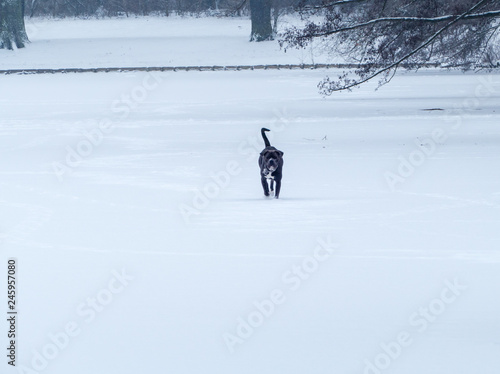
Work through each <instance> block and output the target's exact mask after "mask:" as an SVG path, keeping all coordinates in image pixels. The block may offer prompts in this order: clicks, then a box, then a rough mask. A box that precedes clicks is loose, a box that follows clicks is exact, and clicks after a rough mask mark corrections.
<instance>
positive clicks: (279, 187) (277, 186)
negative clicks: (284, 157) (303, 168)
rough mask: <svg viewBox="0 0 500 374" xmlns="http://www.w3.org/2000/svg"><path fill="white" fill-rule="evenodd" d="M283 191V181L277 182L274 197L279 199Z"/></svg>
mask: <svg viewBox="0 0 500 374" xmlns="http://www.w3.org/2000/svg"><path fill="white" fill-rule="evenodd" d="M280 190H281V179H280V180H277V181H276V192H275V193H274V197H275V198H276V199H278V198H279V197H280Z"/></svg>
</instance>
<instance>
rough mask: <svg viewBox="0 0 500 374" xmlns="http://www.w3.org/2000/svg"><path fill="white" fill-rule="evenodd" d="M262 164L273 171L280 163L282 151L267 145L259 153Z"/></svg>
mask: <svg viewBox="0 0 500 374" xmlns="http://www.w3.org/2000/svg"><path fill="white" fill-rule="evenodd" d="M260 156H261V160H262V166H263V167H264V168H265V169H267V170H269V171H270V172H273V171H275V170H276V169H277V168H278V166H279V165H280V163H281V159H282V157H283V152H281V151H278V150H277V149H276V148H274V147H268V148H266V149H264V150H263V151H262V152H261V153H260Z"/></svg>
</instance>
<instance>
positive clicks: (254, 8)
mask: <svg viewBox="0 0 500 374" xmlns="http://www.w3.org/2000/svg"><path fill="white" fill-rule="evenodd" d="M250 13H251V19H252V34H251V35H250V41H251V42H253V41H255V42H262V41H264V40H273V28H272V25H271V0H250Z"/></svg>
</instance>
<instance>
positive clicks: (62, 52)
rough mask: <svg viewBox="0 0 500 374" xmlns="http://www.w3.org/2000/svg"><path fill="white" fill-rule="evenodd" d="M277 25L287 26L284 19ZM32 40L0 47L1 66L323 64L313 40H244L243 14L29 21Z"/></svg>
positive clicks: (247, 34)
mask: <svg viewBox="0 0 500 374" xmlns="http://www.w3.org/2000/svg"><path fill="white" fill-rule="evenodd" d="M280 25H281V26H280V27H281V28H284V27H286V26H287V25H289V21H287V20H286V19H283V20H282V22H281V24H280ZM26 29H27V32H28V36H29V38H30V41H31V44H30V45H29V48H25V49H22V50H18V51H15V53H12V52H8V51H4V50H0V69H19V68H26V69H28V68H89V67H135V66H185V65H194V66H198V65H245V64H246V65H259V64H311V63H320V62H325V61H327V60H326V56H324V55H323V56H321V55H320V53H319V52H320V51H319V50H318V47H317V46H316V44H313V45H312V46H311V47H308V48H307V49H304V50H290V51H288V52H287V53H284V52H283V51H282V50H281V49H280V47H279V45H278V43H277V42H276V41H275V42H265V43H249V42H248V41H249V39H250V31H251V24H250V20H249V19H248V18H246V17H245V18H237V17H235V18H221V19H219V18H180V17H169V18H165V17H161V18H158V17H142V18H120V19H104V20H102V19H99V20H96V19H91V20H78V19H77V20H74V19H70V20H67V19H63V20H45V19H38V18H33V19H28V20H26Z"/></svg>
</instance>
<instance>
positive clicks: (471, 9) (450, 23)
mask: <svg viewBox="0 0 500 374" xmlns="http://www.w3.org/2000/svg"><path fill="white" fill-rule="evenodd" d="M486 1H488V0H481V1H479V2H478V3H476V4H475V5H474V6H473V7H472V8H470V9H469V10H468V11H466V12H464V13H462V14H461V15H460V16H455V17H456V18H455V19H454V20H453V21H451V22H449V23H448V24H446V25H445V26H443V27H442V28H441V29H439V30H438V31H437V32H435V33H434V34H433V35H432V36H431V37H430V38H428V39H427V40H426V41H425V42H424V43H422V44H421V45H420V46H419V47H417V48H415V49H414V50H413V51H411V52H409V53H408V54H406V55H405V56H403V57H401V58H400V59H399V60H397V61H396V62H393V63H391V64H390V65H389V66H387V67H385V68H383V69H380V70H378V71H376V72H375V73H373V74H371V75H370V76H368V77H367V78H364V79H362V80H360V81H357V82H354V83H351V84H347V85H345V86H343V87H340V88H333V89H332V91H331V92H333V91H343V90H349V89H351V88H353V87H356V86H359V85H361V84H363V83H366V82H368V81H369V80H371V79H373V78H375V77H377V76H379V75H380V74H383V73H385V72H387V71H389V70H391V69H394V68H396V69H397V68H398V66H399V65H401V63H402V62H403V61H405V60H408V59H409V58H410V57H411V56H413V55H415V54H416V53H417V52H419V51H421V50H422V49H424V48H425V47H427V46H428V45H429V44H431V43H432V42H433V41H434V40H435V39H436V38H437V37H438V36H439V35H441V34H442V33H443V32H444V31H446V30H447V29H448V28H450V27H451V26H453V25H454V24H456V23H457V22H459V21H461V20H463V19H465V18H466V17H467V16H468V15H469V13H472V12H474V11H475V10H476V9H477V8H479V7H480V6H481V5H483V3H485V2H486Z"/></svg>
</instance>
